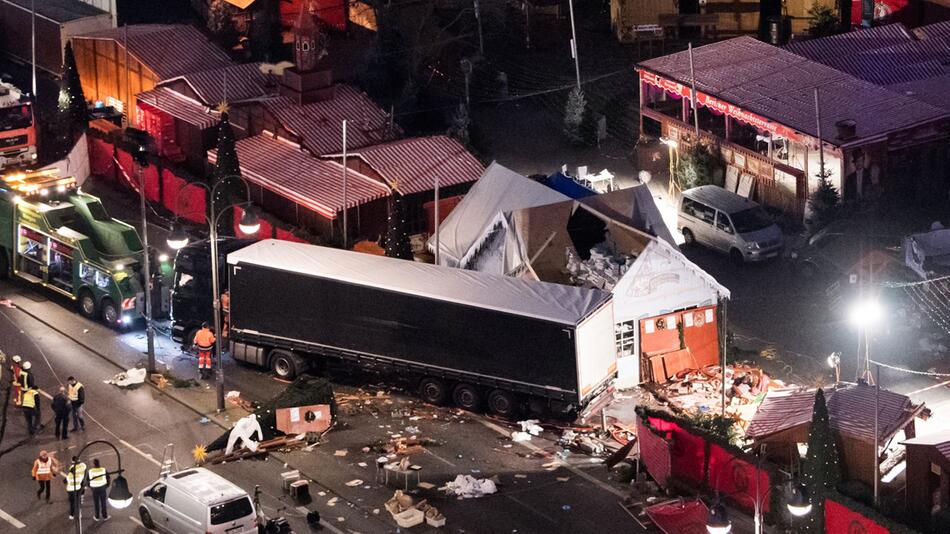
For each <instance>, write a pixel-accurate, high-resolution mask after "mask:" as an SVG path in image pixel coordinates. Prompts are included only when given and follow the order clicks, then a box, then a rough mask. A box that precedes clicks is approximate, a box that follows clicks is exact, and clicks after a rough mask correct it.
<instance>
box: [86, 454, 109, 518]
mask: <svg viewBox="0 0 950 534" xmlns="http://www.w3.org/2000/svg"><path fill="white" fill-rule="evenodd" d="M89 487H90V488H92V502H93V504H94V505H95V507H96V515H95V520H96V521H99V520H100V519H102V520H103V521H108V520H109V509H108V508H106V490H107V489H109V473H108V471H106V468H105V467H102V466H100V465H99V459H98V458H96V459H95V460H93V461H92V469H90V470H89Z"/></svg>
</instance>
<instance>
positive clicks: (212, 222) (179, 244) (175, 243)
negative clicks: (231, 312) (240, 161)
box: [168, 175, 261, 412]
mask: <svg viewBox="0 0 950 534" xmlns="http://www.w3.org/2000/svg"><path fill="white" fill-rule="evenodd" d="M232 178H237V179H238V180H240V181H241V183H242V184H244V187H245V189H246V191H247V202H241V203H237V204H231V205H229V206H227V207H225V208H224V209H222V210H221V213H217V214H216V213H215V209H214V208H215V206H214V198H215V193H217V190H218V187H219V186H221V185H222V184H224V183H225V182H227V181H229V180H231V179H232ZM189 185H194V186H198V187H202V188H204V189H206V190H207V191H208V196H209V197H210V199H211V202H210V204H211V216H210V217H208V216H204V214H202V215H203V216H204V218H205V221H207V223H208V226H209V228H210V233H211V235H210V240H211V291H212V293H213V302H214V333H215V340H214V358H215V361H216V362H217V368H216V369H215V394H216V397H217V406H218V411H219V412H221V411H224V361H223V360H222V359H221V289H220V283H219V273H218V223H219V222H220V219H221V215H223V214H224V213H226V212H227V210H229V209H231V208H236V207H242V206H243V207H245V208H246V209H245V210H244V214H243V215H242V216H241V221H240V222H239V223H238V227H239V228H240V229H241V232H243V233H245V234H248V235H253V234H256V233H257V231H258V230H260V227H261V224H260V222H259V221H258V219H257V215H255V214H254V212H253V211H251V209H249V208H250V205H251V188H250V186H249V185H248V184H247V182H245V181H244V179H243V178H241V177H240V176H237V175H231V176H226V177H224V178H223V179H222V180H220V181H219V182H218V183H216V184H215V185H214V186H213V187H212V186H209V185H207V184H204V183H201V182H191V183H189V184H187V185H186V186H185V187H182V188H181V189H179V190H178V195H181V192H182V191H184V190H185V189H186V188H187V187H188V186H189ZM175 204H176V205H177V204H178V198H176V199H175ZM187 244H188V234H187V233H185V229H184V228H183V227H182V226H181V225H178V224H176V225H175V228H173V229H172V233H171V235H170V236H169V237H168V246H169V247H171V248H173V249H176V250H178V249H181V248H183V247H185V246H186V245H187ZM186 342H187V340H186Z"/></svg>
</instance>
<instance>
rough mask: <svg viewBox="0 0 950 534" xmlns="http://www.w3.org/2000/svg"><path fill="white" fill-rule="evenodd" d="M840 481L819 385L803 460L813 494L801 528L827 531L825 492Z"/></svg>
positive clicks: (804, 477)
mask: <svg viewBox="0 0 950 534" xmlns="http://www.w3.org/2000/svg"><path fill="white" fill-rule="evenodd" d="M839 482H841V467H840V465H839V463H838V448H837V446H836V445H835V436H834V433H832V431H831V423H830V422H829V419H828V405H827V404H826V403H825V393H824V391H822V390H821V389H820V388H819V389H818V392H817V393H815V409H814V412H813V413H812V416H811V432H810V433H809V434H808V456H807V457H806V458H805V461H804V462H802V483H803V484H805V487H807V488H808V495H810V496H811V504H812V511H811V513H809V514H808V516H806V517H805V518H804V525H801V526H800V528H801V532H807V533H814V534H824V532H825V496H826V495H828V494H829V493H831V492H832V491H834V490H835V488H836V487H837V486H838V483H839Z"/></svg>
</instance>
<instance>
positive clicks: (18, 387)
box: [10, 354, 23, 406]
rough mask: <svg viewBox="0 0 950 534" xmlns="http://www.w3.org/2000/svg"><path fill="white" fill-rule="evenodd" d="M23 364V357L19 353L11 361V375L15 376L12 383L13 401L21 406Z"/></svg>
mask: <svg viewBox="0 0 950 534" xmlns="http://www.w3.org/2000/svg"><path fill="white" fill-rule="evenodd" d="M22 364H23V358H20V356H19V355H18V354H17V355H14V356H13V358H12V359H11V362H10V376H11V377H13V380H12V381H11V382H10V383H11V384H12V386H11V387H12V388H13V403H14V405H16V406H19V405H20V404H21V402H22V401H23V385H22V384H20V372H21V371H22V370H23V367H22Z"/></svg>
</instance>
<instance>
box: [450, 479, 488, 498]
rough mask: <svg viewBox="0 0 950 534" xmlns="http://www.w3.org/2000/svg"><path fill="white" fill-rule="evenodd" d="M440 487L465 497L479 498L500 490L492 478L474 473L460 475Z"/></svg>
mask: <svg viewBox="0 0 950 534" xmlns="http://www.w3.org/2000/svg"><path fill="white" fill-rule="evenodd" d="M439 489H441V490H442V491H445V492H446V493H449V494H453V495H456V496H458V497H461V498H463V499H472V498H478V497H482V496H485V495H491V494H492V493H495V492H496V491H498V488H497V487H495V483H494V482H493V481H492V480H490V479H487V478H482V479H478V478H475V477H473V476H472V475H458V476H456V477H455V480H453V481H452V482H447V483H446V484H445V486H442V487H441V488H439Z"/></svg>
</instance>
